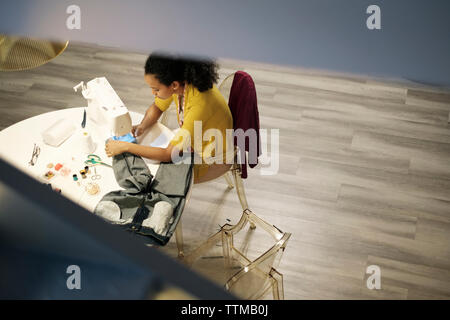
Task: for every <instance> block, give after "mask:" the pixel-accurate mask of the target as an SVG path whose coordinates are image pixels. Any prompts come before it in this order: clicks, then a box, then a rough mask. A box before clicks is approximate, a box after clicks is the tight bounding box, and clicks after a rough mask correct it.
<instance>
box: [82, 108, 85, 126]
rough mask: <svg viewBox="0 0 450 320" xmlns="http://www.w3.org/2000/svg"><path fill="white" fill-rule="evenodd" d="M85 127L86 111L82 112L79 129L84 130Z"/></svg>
mask: <svg viewBox="0 0 450 320" xmlns="http://www.w3.org/2000/svg"><path fill="white" fill-rule="evenodd" d="M85 126H86V109H84V112H83V121H82V122H81V127H82V128H84V127H85Z"/></svg>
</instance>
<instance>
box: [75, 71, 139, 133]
mask: <svg viewBox="0 0 450 320" xmlns="http://www.w3.org/2000/svg"><path fill="white" fill-rule="evenodd" d="M80 87H81V89H82V91H81V93H82V94H83V97H84V98H85V99H86V100H87V102H88V108H87V116H88V119H90V120H92V121H94V122H95V123H96V124H97V125H99V126H108V128H109V129H110V131H111V134H112V135H113V136H116V137H120V136H123V135H126V134H128V133H130V132H131V129H132V124H131V117H130V114H129V112H128V109H127V107H125V105H124V103H123V102H122V100H120V98H119V96H118V95H117V93H116V92H115V91H114V89H113V88H112V87H111V85H110V84H109V82H108V80H106V78H105V77H101V78H95V79H92V80H91V81H89V82H88V83H87V85H85V84H84V81H81V82H80V83H79V84H77V85H76V86H75V87H73V89H74V90H75V92H77V90H78V89H79V88H80Z"/></svg>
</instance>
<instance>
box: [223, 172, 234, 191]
mask: <svg viewBox="0 0 450 320" xmlns="http://www.w3.org/2000/svg"><path fill="white" fill-rule="evenodd" d="M224 177H225V180H226V181H227V183H228V188H230V189H233V188H234V185H233V181H232V180H231V176H230V171H228V172H227V173H225V174H224Z"/></svg>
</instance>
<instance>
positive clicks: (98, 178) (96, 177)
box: [91, 166, 102, 180]
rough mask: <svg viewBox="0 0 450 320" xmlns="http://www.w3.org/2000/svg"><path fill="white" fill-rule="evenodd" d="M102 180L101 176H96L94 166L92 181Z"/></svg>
mask: <svg viewBox="0 0 450 320" xmlns="http://www.w3.org/2000/svg"><path fill="white" fill-rule="evenodd" d="M101 178H102V176H101V175H99V174H97V168H96V167H95V166H94V175H92V176H91V179H92V180H100V179H101Z"/></svg>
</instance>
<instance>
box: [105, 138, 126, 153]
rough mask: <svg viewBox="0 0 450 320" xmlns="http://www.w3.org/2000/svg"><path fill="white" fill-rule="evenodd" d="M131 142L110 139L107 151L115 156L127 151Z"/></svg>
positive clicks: (106, 147)
mask: <svg viewBox="0 0 450 320" xmlns="http://www.w3.org/2000/svg"><path fill="white" fill-rule="evenodd" d="M128 143H129V142H125V141H116V140H108V142H107V143H106V145H105V152H106V155H107V156H108V157H113V156H115V155H117V154H121V153H124V152H126V151H127V146H128Z"/></svg>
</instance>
